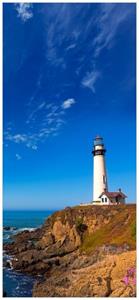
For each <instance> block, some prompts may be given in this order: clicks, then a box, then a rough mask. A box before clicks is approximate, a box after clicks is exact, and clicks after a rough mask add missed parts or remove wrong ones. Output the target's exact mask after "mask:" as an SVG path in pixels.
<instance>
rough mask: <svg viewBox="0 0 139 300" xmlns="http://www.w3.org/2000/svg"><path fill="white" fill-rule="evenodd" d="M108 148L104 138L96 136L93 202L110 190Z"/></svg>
mask: <svg viewBox="0 0 139 300" xmlns="http://www.w3.org/2000/svg"><path fill="white" fill-rule="evenodd" d="M105 152H106V149H105V147H104V144H103V139H102V138H101V137H99V136H96V138H95V140H94V147H93V151H92V153H93V156H94V176H93V202H94V203H95V202H97V201H98V200H99V199H98V198H99V197H100V195H101V194H102V193H103V192H104V191H105V192H107V191H108V184H107V174H106V165H105Z"/></svg>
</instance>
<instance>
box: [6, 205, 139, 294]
mask: <svg viewBox="0 0 139 300" xmlns="http://www.w3.org/2000/svg"><path fill="white" fill-rule="evenodd" d="M135 214H136V207H135V205H123V206H122V205H121V206H120V205H119V206H111V207H109V206H101V207H98V206H92V205H90V206H84V207H83V206H78V207H73V208H68V207H67V208H66V209H64V210H63V211H58V212H56V213H54V214H53V215H52V216H51V217H49V218H48V219H47V220H46V221H45V223H44V225H43V226H42V227H41V228H38V229H36V230H34V231H28V230H26V231H23V232H20V233H18V234H16V235H15V236H14V239H13V242H12V243H11V244H6V245H4V250H5V251H6V253H8V254H10V255H12V256H13V258H12V266H13V268H14V269H15V270H18V271H20V272H23V273H26V274H30V275H41V280H40V281H38V282H36V284H35V285H34V289H33V296H34V297H87V296H90V297H106V296H107V297H108V296H112V297H118V296H119V295H121V296H123V297H124V296H125V297H126V296H127V297H128V296H129V294H131V291H129V290H128V289H126V290H125V286H124V283H122V278H123V277H124V276H125V274H126V270H127V269H128V268H129V267H132V266H134V265H135V257H136V255H135V251H134V250H135V246H136V243H135V240H134V237H133V236H132V227H133V226H132V225H133V223H134V222H135ZM127 232H128V235H127ZM129 250H130V251H129ZM119 270H120V271H119ZM100 285H101V289H100ZM132 288H133V290H134V293H135V287H133V286H132Z"/></svg>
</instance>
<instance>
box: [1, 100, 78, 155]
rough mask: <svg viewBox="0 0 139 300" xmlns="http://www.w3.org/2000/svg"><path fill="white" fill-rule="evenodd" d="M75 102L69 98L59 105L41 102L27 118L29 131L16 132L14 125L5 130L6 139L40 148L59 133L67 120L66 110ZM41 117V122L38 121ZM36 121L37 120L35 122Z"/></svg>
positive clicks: (36, 148)
mask: <svg viewBox="0 0 139 300" xmlns="http://www.w3.org/2000/svg"><path fill="white" fill-rule="evenodd" d="M74 103H75V100H74V99H70V98H69V99H67V100H65V101H63V102H62V103H61V104H59V105H55V104H54V103H48V102H47V103H46V102H45V101H43V102H41V103H40V104H39V105H37V107H36V108H35V109H34V110H33V111H32V113H30V114H29V116H28V118H27V120H26V124H27V125H26V126H27V129H26V131H27V133H21V132H20V133H19V132H18V133H14V130H13V128H12V127H8V128H7V130H6V131H5V132H4V140H5V141H6V144H7V142H13V143H15V144H23V145H24V146H26V147H27V148H30V149H32V150H34V151H36V150H38V146H39V144H40V143H42V142H45V141H46V139H47V138H48V137H50V136H56V135H58V133H59V131H60V129H61V127H62V125H63V124H64V123H65V122H66V120H65V110H66V109H68V108H70V107H71V105H73V104H74ZM38 119H39V122H38ZM34 121H36V122H34Z"/></svg>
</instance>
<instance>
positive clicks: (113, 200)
mask: <svg viewBox="0 0 139 300" xmlns="http://www.w3.org/2000/svg"><path fill="white" fill-rule="evenodd" d="M105 153H106V149H105V146H104V143H103V138H102V137H100V136H96V138H95V139H94V145H93V151H92V154H93V160H94V172H93V201H92V204H95V205H111V204H112V205H114V204H124V203H125V198H127V196H126V195H125V194H124V193H122V191H121V189H119V190H118V191H117V192H109V191H108V179H107V172H106V162H105Z"/></svg>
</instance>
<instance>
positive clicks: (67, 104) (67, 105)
mask: <svg viewBox="0 0 139 300" xmlns="http://www.w3.org/2000/svg"><path fill="white" fill-rule="evenodd" d="M75 102H76V101H75V100H74V99H73V98H71V99H67V100H65V101H64V102H63V103H62V105H61V107H62V108H63V109H67V108H70V107H71V106H72V105H73V104H75Z"/></svg>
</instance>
